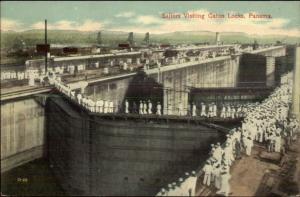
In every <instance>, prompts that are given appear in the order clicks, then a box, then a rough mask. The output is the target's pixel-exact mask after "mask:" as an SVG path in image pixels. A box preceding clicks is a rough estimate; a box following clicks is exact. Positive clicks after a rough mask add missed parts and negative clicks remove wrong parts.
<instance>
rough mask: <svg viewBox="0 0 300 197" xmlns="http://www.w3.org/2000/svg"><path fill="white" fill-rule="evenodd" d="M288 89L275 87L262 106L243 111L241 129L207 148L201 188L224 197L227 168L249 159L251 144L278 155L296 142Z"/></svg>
mask: <svg viewBox="0 0 300 197" xmlns="http://www.w3.org/2000/svg"><path fill="white" fill-rule="evenodd" d="M291 90H292V84H291V83H287V84H282V85H281V86H280V87H278V88H276V89H275V91H274V92H273V93H272V94H271V95H270V96H269V97H268V98H267V99H265V100H264V101H263V102H262V103H259V104H257V103H256V104H255V105H252V106H251V107H249V108H248V109H247V111H246V114H245V118H244V120H243V122H242V126H241V127H238V128H234V129H232V130H231V131H230V133H229V134H227V139H226V141H225V143H224V144H223V145H221V144H220V143H217V144H216V145H214V144H212V145H211V146H212V148H211V152H210V157H209V159H208V160H207V161H206V163H205V165H204V167H203V168H202V170H203V174H204V177H203V184H204V185H207V186H211V185H212V186H213V187H215V188H216V189H217V190H218V191H217V194H220V195H225V196H228V195H229V192H230V184H229V180H230V178H231V175H230V166H231V165H232V164H233V162H234V161H235V160H236V159H240V158H241V157H242V154H243V153H245V154H246V155H247V156H250V155H251V151H252V147H253V145H254V142H256V143H261V144H263V145H265V147H266V149H267V150H268V151H270V152H271V151H274V152H278V153H280V152H284V151H285V150H286V148H288V146H289V144H291V142H292V141H293V140H296V138H297V132H299V121H298V120H297V119H296V118H295V117H293V116H291V117H289V114H288V111H289V106H290V104H291V95H292V94H291ZM283 145H284V146H283Z"/></svg>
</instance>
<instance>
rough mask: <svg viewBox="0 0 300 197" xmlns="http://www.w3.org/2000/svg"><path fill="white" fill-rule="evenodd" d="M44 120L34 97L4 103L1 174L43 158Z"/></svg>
mask: <svg viewBox="0 0 300 197" xmlns="http://www.w3.org/2000/svg"><path fill="white" fill-rule="evenodd" d="M44 121H45V120H44V108H43V107H42V106H40V105H39V104H38V103H37V102H36V101H35V100H34V99H33V98H27V99H23V100H16V101H9V102H7V103H1V172H5V171H7V170H9V169H12V168H14V167H17V166H19V165H22V164H24V163H26V162H29V161H31V160H34V159H36V158H40V157H42V155H43V146H44Z"/></svg>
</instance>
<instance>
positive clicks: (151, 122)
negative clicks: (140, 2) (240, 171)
mask: <svg viewBox="0 0 300 197" xmlns="http://www.w3.org/2000/svg"><path fill="white" fill-rule="evenodd" d="M46 110H47V112H46V117H47V118H46V123H47V126H46V128H47V147H48V149H47V155H48V158H49V160H50V163H51V165H52V166H53V169H54V172H56V175H57V177H58V179H59V181H60V183H61V184H62V186H63V188H64V189H65V190H66V191H67V192H68V194H70V195H97V196H98V195H154V194H155V193H157V192H158V190H159V189H160V188H161V187H162V186H164V184H165V183H167V182H170V181H175V180H177V179H178V178H179V177H177V176H178V174H183V173H184V172H186V171H191V170H194V169H196V168H197V165H198V163H199V161H201V160H203V159H204V158H205V157H206V156H208V155H207V154H206V153H207V151H208V149H209V147H210V143H215V142H216V141H222V139H223V136H224V133H222V132H218V131H217V130H216V129H213V128H208V127H207V126H203V125H201V124H199V123H197V122H194V121H190V122H188V121H185V120H184V119H182V120H180V119H177V120H176V119H168V120H167V119H163V118H161V119H157V118H156V117H153V118H151V117H148V118H146V119H143V118H140V117H139V116H138V115H136V116H126V115H124V116H122V117H121V116H113V117H111V116H107V115H106V116H105V115H104V116H101V115H99V114H94V113H89V112H87V111H85V110H84V109H82V107H81V106H79V105H78V106H77V105H76V103H72V102H71V101H70V100H68V99H66V98H65V99H64V98H59V97H51V98H49V100H48V102H47V107H46Z"/></svg>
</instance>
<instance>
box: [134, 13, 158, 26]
mask: <svg viewBox="0 0 300 197" xmlns="http://www.w3.org/2000/svg"><path fill="white" fill-rule="evenodd" d="M134 22H136V23H139V24H142V25H151V24H160V23H163V21H162V19H161V18H158V17H155V16H151V15H144V16H138V17H137V18H136V19H135V20H134Z"/></svg>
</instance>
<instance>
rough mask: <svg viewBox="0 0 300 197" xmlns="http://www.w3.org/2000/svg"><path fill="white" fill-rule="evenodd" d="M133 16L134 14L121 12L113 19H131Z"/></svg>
mask: <svg viewBox="0 0 300 197" xmlns="http://www.w3.org/2000/svg"><path fill="white" fill-rule="evenodd" d="M134 15H135V13H134V12H121V13H119V14H117V15H115V17H118V18H130V17H133V16H134Z"/></svg>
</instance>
